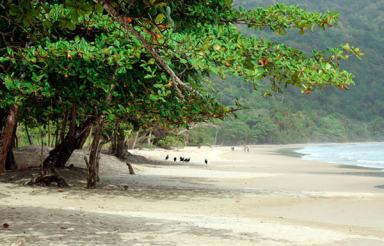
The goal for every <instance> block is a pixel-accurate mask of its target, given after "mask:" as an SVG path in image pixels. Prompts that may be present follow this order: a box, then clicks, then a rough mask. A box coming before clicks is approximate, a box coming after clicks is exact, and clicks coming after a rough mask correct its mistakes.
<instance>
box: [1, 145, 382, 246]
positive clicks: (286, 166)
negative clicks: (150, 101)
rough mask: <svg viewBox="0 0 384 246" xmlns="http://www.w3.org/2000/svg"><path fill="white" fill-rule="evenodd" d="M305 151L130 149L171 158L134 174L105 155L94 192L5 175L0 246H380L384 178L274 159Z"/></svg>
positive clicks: (361, 170) (363, 171) (314, 163)
mask: <svg viewBox="0 0 384 246" xmlns="http://www.w3.org/2000/svg"><path fill="white" fill-rule="evenodd" d="M299 147H301V145H289V146H251V147H250V151H249V152H244V151H243V149H242V148H241V147H236V149H235V151H231V149H230V147H212V148H211V147H201V148H195V147H187V148H184V149H179V150H161V149H155V150H134V151H132V152H133V153H135V154H140V155H144V156H146V157H148V158H150V159H152V160H164V157H165V156H166V155H169V156H170V159H172V160H171V161H168V162H166V163H165V162H162V163H163V164H162V165H149V164H145V163H143V164H135V165H133V166H134V168H135V171H136V173H137V174H136V175H129V172H128V169H127V167H126V165H125V163H122V162H120V161H119V160H117V159H116V158H114V157H110V156H105V155H104V156H103V157H102V159H101V165H102V167H101V179H102V180H101V184H100V186H99V188H98V189H96V190H85V189H84V188H82V187H83V186H85V183H84V181H78V182H77V183H76V184H74V182H75V181H73V182H71V184H73V187H71V188H70V189H65V190H62V189H58V188H55V187H50V188H43V187H29V186H23V185H20V184H15V183H9V182H5V181H6V180H9V179H5V178H4V177H5V175H2V176H3V179H1V178H2V177H1V176H0V180H3V182H0V223H1V224H3V223H7V224H9V225H10V226H9V228H7V229H0V245H12V244H13V245H16V242H18V243H19V244H23V243H24V245H220V246H222V245H384V213H383V212H382V210H383V208H384V189H383V187H384V172H382V171H381V170H376V169H365V168H353V167H348V166H342V167H340V166H337V165H332V164H327V163H322V162H317V161H305V160H302V159H300V158H299V157H294V156H287V155H281V154H278V152H279V151H280V150H281V149H284V148H299ZM19 154H20V153H19ZM81 155H82V152H77V154H76V155H75V156H74V157H73V158H72V159H71V160H70V163H74V164H75V166H76V167H81V166H82V165H84V164H83V163H82V157H81ZM179 156H184V157H190V158H191V162H190V163H181V162H173V157H179ZM19 158H20V157H19ZM33 158H36V155H32V156H30V157H28V158H24V159H23V160H24V162H25V163H26V162H27V161H26V160H25V159H29V160H33ZM205 158H207V160H208V165H206V164H205V163H204V159H205ZM25 163H24V164H25ZM25 165H30V164H25ZM7 175H8V176H9V174H7ZM0 226H1V225H0Z"/></svg>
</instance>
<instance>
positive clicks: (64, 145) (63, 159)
mask: <svg viewBox="0 0 384 246" xmlns="http://www.w3.org/2000/svg"><path fill="white" fill-rule="evenodd" d="M93 123H94V118H88V119H87V120H86V121H84V122H83V123H82V124H81V125H80V126H79V127H77V126H75V127H74V129H73V131H69V132H68V134H67V135H66V137H65V138H64V141H63V142H61V143H60V144H59V145H57V146H56V147H55V148H54V149H53V150H51V151H50V152H49V156H48V157H47V158H46V159H45V160H44V163H43V167H44V169H46V168H48V167H49V166H54V167H59V168H63V167H65V163H67V161H68V159H69V158H70V157H71V155H72V153H73V151H74V150H75V149H77V148H78V147H79V146H81V144H82V143H83V142H84V138H86V137H87V136H88V134H89V130H90V128H91V127H92V124H93Z"/></svg>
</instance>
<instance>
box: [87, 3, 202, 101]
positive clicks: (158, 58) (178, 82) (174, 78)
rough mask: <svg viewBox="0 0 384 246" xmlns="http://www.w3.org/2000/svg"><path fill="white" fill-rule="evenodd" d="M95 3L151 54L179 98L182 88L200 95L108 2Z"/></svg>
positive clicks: (181, 94)
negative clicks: (170, 80) (169, 79)
mask: <svg viewBox="0 0 384 246" xmlns="http://www.w3.org/2000/svg"><path fill="white" fill-rule="evenodd" d="M94 2H96V3H99V4H100V3H101V4H102V6H103V8H104V9H105V11H107V12H108V14H109V15H110V16H111V17H112V18H113V19H114V20H115V21H117V22H118V23H120V24H121V25H122V26H123V27H124V28H125V29H126V30H127V31H129V32H130V33H131V34H132V35H133V36H135V37H136V38H137V39H138V40H139V41H140V42H141V43H142V44H143V46H144V47H145V48H146V49H147V50H148V51H149V53H151V55H152V56H153V57H154V58H155V60H156V61H157V62H158V64H159V65H160V66H161V67H162V68H163V69H164V70H165V71H166V72H167V73H168V74H169V76H171V79H172V83H173V86H174V88H175V90H176V92H177V94H178V96H179V97H181V98H184V95H183V93H182V92H181V90H180V88H179V86H180V87H183V88H185V89H187V90H189V91H192V92H194V93H195V94H198V95H199V96H201V95H200V93H199V92H198V91H196V90H195V89H193V88H192V87H191V86H190V85H188V84H186V83H184V82H183V81H182V80H181V79H180V78H179V77H178V76H177V75H176V74H175V72H174V71H173V70H172V69H171V68H170V67H169V66H168V64H167V63H166V62H165V61H164V60H163V59H162V58H161V56H160V55H159V54H158V53H157V51H156V50H155V49H154V48H153V47H152V46H151V45H150V44H149V43H148V41H147V40H146V39H145V38H144V37H143V36H142V35H141V34H140V33H139V32H138V31H137V30H135V28H134V27H133V26H131V25H129V24H127V23H126V21H125V20H124V18H123V17H122V16H120V15H119V13H118V12H117V10H116V9H115V8H114V7H112V6H111V4H110V3H109V1H106V0H103V1H100V0H94Z"/></svg>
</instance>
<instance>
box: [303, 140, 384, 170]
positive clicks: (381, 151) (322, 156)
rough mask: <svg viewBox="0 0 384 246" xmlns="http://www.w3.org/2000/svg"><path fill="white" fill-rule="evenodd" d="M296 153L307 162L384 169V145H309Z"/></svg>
mask: <svg viewBox="0 0 384 246" xmlns="http://www.w3.org/2000/svg"><path fill="white" fill-rule="evenodd" d="M296 152H298V153H300V154H303V155H304V156H303V159H306V160H319V161H324V162H328V163H335V164H344V165H352V166H360V167H370V168H380V169H384V143H350V144H330V145H309V146H306V147H304V148H303V149H300V150H297V151H296Z"/></svg>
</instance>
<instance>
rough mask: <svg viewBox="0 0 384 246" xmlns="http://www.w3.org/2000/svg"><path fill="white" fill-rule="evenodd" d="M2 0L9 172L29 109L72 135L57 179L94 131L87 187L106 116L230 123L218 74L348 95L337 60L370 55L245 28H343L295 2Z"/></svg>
mask: <svg viewBox="0 0 384 246" xmlns="http://www.w3.org/2000/svg"><path fill="white" fill-rule="evenodd" d="M0 3H1V4H0V8H2V11H1V13H2V14H1V19H0V26H1V28H2V30H4V31H2V33H1V35H2V39H1V40H0V54H1V58H0V62H1V63H0V66H1V68H2V70H1V73H0V79H1V84H0V90H1V91H0V92H1V94H2V97H1V99H0V108H1V112H0V116H1V118H0V123H1V125H0V129H1V142H0V172H1V171H3V170H4V168H5V162H6V159H7V156H8V155H9V154H10V153H11V146H12V144H11V143H12V138H13V137H14V134H13V133H14V131H15V127H16V124H15V122H16V118H17V114H18V112H19V111H21V112H23V113H21V114H20V115H23V116H28V117H29V118H33V119H34V120H35V121H34V122H37V123H38V124H46V123H49V122H56V125H57V127H58V126H59V125H61V131H62V132H63V133H64V134H65V135H66V136H65V137H63V138H62V141H61V143H60V144H58V145H57V146H56V148H55V149H53V150H52V151H51V153H50V155H49V157H48V158H47V159H46V160H45V161H44V167H45V168H46V169H50V170H51V171H52V172H54V167H55V166H56V167H57V166H59V167H60V166H64V164H65V162H66V161H67V160H68V158H69V157H70V155H71V154H72V152H73V150H74V149H75V148H79V147H81V145H82V143H83V141H84V138H85V137H86V136H87V135H88V134H89V131H90V128H91V127H92V126H95V127H94V129H95V131H94V139H93V143H92V150H91V154H90V159H89V162H87V163H88V168H89V176H90V178H89V180H88V185H87V187H89V188H92V187H95V185H96V176H97V175H96V173H97V170H96V169H97V168H96V166H97V153H98V152H99V150H100V139H101V132H102V128H103V125H104V124H105V123H106V122H111V121H106V118H109V119H114V120H115V121H117V122H124V121H128V122H133V123H135V124H138V125H140V126H142V127H153V126H160V125H162V126H179V127H180V126H187V125H188V124H190V123H193V122H198V121H206V120H208V119H210V118H222V117H224V116H225V115H227V114H228V113H229V112H231V111H232V110H231V109H228V108H225V107H223V106H221V105H220V104H218V103H217V102H216V101H215V100H214V99H213V98H212V96H210V95H209V85H210V84H209V80H208V79H209V76H210V75H211V74H216V75H220V76H225V75H234V76H239V77H242V78H244V79H245V81H248V82H249V83H252V84H253V85H254V87H255V88H257V86H258V85H259V83H260V81H262V79H263V78H268V79H269V80H270V81H271V90H273V91H279V89H280V87H281V86H285V85H288V84H290V85H293V86H295V87H298V88H299V89H300V90H301V91H302V92H305V93H307V94H309V93H311V91H312V90H314V89H315V88H317V87H320V88H323V87H325V86H337V87H339V88H341V89H345V88H347V87H348V86H349V85H351V84H352V83H353V80H352V77H353V76H352V75H351V74H350V73H349V72H347V71H344V70H342V69H340V67H339V62H340V60H343V59H346V58H347V53H351V54H355V55H358V56H359V55H361V54H360V51H359V50H358V49H357V48H353V47H351V46H350V45H344V46H342V47H340V48H330V49H328V50H325V51H318V50H317V51H314V52H313V55H312V56H307V55H305V54H304V53H303V52H301V51H300V50H297V49H294V48H290V47H287V46H285V45H282V44H279V43H274V42H270V41H268V40H263V39H259V38H257V37H247V36H244V35H243V34H241V33H240V32H239V31H238V30H237V26H236V25H248V26H249V27H252V28H257V29H262V30H265V29H266V30H269V31H273V32H276V33H277V34H279V35H281V34H284V33H285V31H286V30H287V29H288V28H298V29H299V30H300V31H301V32H304V31H305V30H307V29H313V28H315V27H316V26H317V27H320V28H326V27H330V26H332V25H335V24H336V23H337V19H338V15H337V14H335V13H331V12H329V13H317V12H307V11H305V10H303V9H300V8H298V7H296V6H286V5H282V4H277V5H274V6H271V7H269V8H257V9H253V10H243V9H236V8H233V6H232V1H230V0H225V1H224V0H222V1H220V0H211V1H208V0H200V1H197V0H194V1H156V0H149V1H146V0H136V1H105V0H104V1H85V0H76V1H74V0H66V1H37V0H36V1H11V0H3V1H1V2H0ZM26 112H27V113H26ZM59 122H61V124H59ZM67 122H69V123H67ZM64 134H62V135H64ZM54 173H55V172H54Z"/></svg>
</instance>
